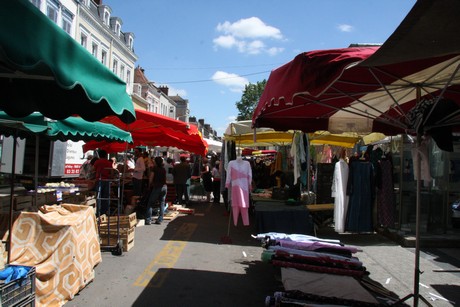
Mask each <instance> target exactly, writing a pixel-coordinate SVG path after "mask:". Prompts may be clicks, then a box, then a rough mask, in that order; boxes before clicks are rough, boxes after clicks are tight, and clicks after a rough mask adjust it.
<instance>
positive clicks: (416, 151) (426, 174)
mask: <svg viewBox="0 0 460 307" xmlns="http://www.w3.org/2000/svg"><path fill="white" fill-rule="evenodd" d="M411 151H412V160H413V161H414V162H413V163H414V165H413V168H414V179H415V180H417V178H419V179H420V180H423V185H424V186H425V187H427V186H429V185H430V183H431V181H432V178H431V173H430V162H429V159H428V147H427V144H426V141H423V142H422V143H421V144H420V146H419V147H416V145H414V147H413V148H412V150H411ZM419 156H420V174H419V173H418V169H417V167H416V165H417V162H418V157H419Z"/></svg>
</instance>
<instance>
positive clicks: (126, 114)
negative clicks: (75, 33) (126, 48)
mask: <svg viewBox="0 0 460 307" xmlns="http://www.w3.org/2000/svg"><path fill="white" fill-rule="evenodd" d="M0 29H1V30H0V88H1V89H2V93H1V94H0V109H1V110H3V111H5V112H6V113H7V114H8V115H10V116H13V117H25V116H27V115H29V114H31V113H32V112H36V111H37V112H40V113H42V114H43V115H44V116H46V117H48V118H52V119H64V118H67V117H69V116H72V115H79V116H81V117H82V118H83V119H85V120H87V121H97V120H100V119H101V118H103V117H106V116H108V115H115V116H117V117H119V118H120V119H121V120H123V121H124V122H127V123H129V122H132V121H134V120H135V113H134V105H133V103H132V101H131V98H130V96H129V95H128V94H127V92H126V83H125V82H124V81H123V80H121V79H120V78H119V77H118V76H116V75H115V74H114V73H113V72H112V71H110V69H108V68H107V67H106V66H104V65H103V64H102V63H101V62H100V61H98V60H97V59H96V58H95V57H94V56H92V55H91V54H90V53H89V52H88V51H87V50H86V49H85V48H84V47H82V46H81V45H80V44H78V43H77V42H76V41H75V40H74V39H73V38H72V37H71V36H70V35H69V34H67V33H66V32H65V31H64V30H62V29H61V28H60V27H58V26H57V25H56V24H55V23H54V22H53V21H51V20H50V19H49V18H48V17H47V16H46V15H45V14H43V13H42V12H41V11H40V10H38V9H37V8H36V7H35V6H34V5H33V4H32V3H30V1H28V0H16V1H1V3H0Z"/></svg>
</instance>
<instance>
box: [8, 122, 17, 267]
mask: <svg viewBox="0 0 460 307" xmlns="http://www.w3.org/2000/svg"><path fill="white" fill-rule="evenodd" d="M13 137H14V140H13V163H12V166H11V169H12V170H11V190H10V219H9V221H8V242H7V248H8V261H7V263H10V260H11V238H12V237H13V236H12V231H11V230H12V228H13V206H14V181H15V173H16V146H17V137H18V130H15V131H14V136H13Z"/></svg>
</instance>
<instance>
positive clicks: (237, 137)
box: [224, 120, 294, 147]
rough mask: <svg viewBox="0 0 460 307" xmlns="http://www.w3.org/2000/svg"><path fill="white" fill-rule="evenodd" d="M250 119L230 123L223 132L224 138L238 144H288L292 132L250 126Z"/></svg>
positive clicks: (290, 140)
mask: <svg viewBox="0 0 460 307" xmlns="http://www.w3.org/2000/svg"><path fill="white" fill-rule="evenodd" d="M251 125H252V122H251V120H242V121H238V122H233V123H230V124H229V125H228V126H227V129H226V130H225V133H224V139H225V140H227V141H235V143H236V144H237V145H238V146H256V147H257V146H274V145H279V146H282V145H290V144H291V143H292V137H293V136H294V132H292V131H287V132H285V131H275V130H274V129H271V128H257V129H255V131H254V129H253V128H252V127H251Z"/></svg>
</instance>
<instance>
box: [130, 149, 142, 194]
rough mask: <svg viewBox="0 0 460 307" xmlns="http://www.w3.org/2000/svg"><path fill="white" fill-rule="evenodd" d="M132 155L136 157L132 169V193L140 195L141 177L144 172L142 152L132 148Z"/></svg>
mask: <svg viewBox="0 0 460 307" xmlns="http://www.w3.org/2000/svg"><path fill="white" fill-rule="evenodd" d="M134 155H135V157H136V162H135V166H134V170H133V177H132V182H133V194H134V196H142V179H143V177H144V172H145V163H144V158H143V157H142V153H141V151H140V150H139V149H137V148H136V149H135V150H134Z"/></svg>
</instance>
